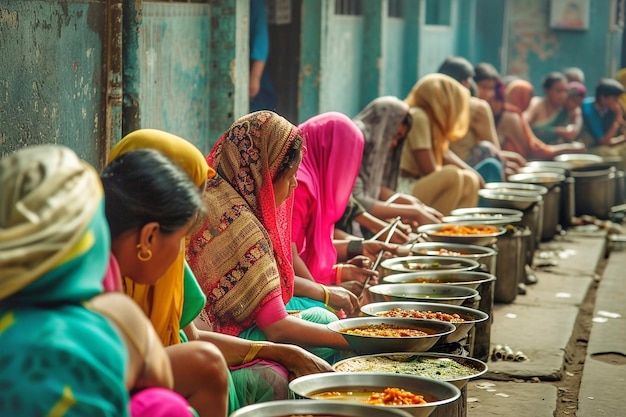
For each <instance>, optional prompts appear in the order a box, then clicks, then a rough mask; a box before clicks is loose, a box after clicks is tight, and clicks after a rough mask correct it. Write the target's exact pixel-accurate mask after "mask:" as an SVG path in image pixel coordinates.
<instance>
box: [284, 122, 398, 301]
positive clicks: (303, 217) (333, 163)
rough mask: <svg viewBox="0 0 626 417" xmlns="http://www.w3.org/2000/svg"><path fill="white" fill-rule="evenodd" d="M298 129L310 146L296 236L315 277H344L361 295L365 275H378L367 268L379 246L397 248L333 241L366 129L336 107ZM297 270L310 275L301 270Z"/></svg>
mask: <svg viewBox="0 0 626 417" xmlns="http://www.w3.org/2000/svg"><path fill="white" fill-rule="evenodd" d="M300 130H301V131H302V135H303V137H304V139H305V141H306V142H305V143H306V150H307V151H306V153H305V155H304V157H303V158H302V163H301V165H300V169H299V171H298V176H297V179H298V187H297V188H296V190H295V192H294V208H293V225H292V227H293V229H292V230H293V231H292V236H293V242H294V243H295V245H296V249H297V252H298V255H299V256H300V258H301V259H302V261H304V264H305V265H306V267H307V268H308V270H309V271H310V275H312V277H313V278H314V279H315V280H316V281H317V282H319V283H321V284H324V285H329V284H336V285H341V284H342V283H344V284H346V285H348V286H350V287H351V289H352V290H353V291H354V292H355V293H357V295H358V293H359V292H360V291H361V290H362V288H363V283H364V282H366V280H369V279H372V280H371V281H370V282H371V283H375V282H376V280H377V277H378V274H377V273H376V272H375V271H371V270H370V269H369V265H370V261H371V259H372V258H374V257H375V256H376V255H377V254H378V251H379V250H381V249H387V250H394V249H395V246H394V245H385V244H383V243H381V242H376V241H365V242H364V241H361V240H358V241H357V240H352V241H350V240H337V241H334V242H333V234H334V229H335V223H336V222H337V221H338V220H339V219H340V218H341V216H342V214H343V213H344V211H345V209H346V206H347V205H348V200H349V199H350V194H351V193H352V189H353V187H354V183H355V181H356V178H357V176H358V175H359V170H360V167H361V159H362V157H363V147H364V139H363V133H361V131H360V130H359V128H358V127H357V126H356V125H355V124H354V122H352V120H350V119H349V118H348V117H347V116H346V115H344V114H341V113H336V112H329V113H324V114H321V115H319V116H315V117H312V118H311V119H309V120H307V121H306V122H304V123H302V124H301V125H300ZM359 255H365V256H359ZM349 258H352V259H351V260H349V261H348V259H349ZM346 261H347V262H346ZM296 273H297V274H298V275H300V276H309V275H308V274H306V273H302V272H301V271H299V270H296ZM348 283H350V284H348Z"/></svg>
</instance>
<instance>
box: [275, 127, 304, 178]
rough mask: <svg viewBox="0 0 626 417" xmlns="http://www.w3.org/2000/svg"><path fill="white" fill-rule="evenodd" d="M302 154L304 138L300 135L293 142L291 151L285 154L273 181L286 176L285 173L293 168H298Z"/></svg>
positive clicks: (290, 147)
mask: <svg viewBox="0 0 626 417" xmlns="http://www.w3.org/2000/svg"><path fill="white" fill-rule="evenodd" d="M301 154H302V137H301V136H300V135H298V136H296V137H295V138H294V140H293V142H291V145H290V146H289V149H287V152H286V154H285V159H283V162H282V163H281V164H280V166H279V167H278V170H277V171H276V174H275V175H274V179H273V180H277V179H278V178H280V177H281V176H283V175H284V174H285V172H287V171H289V170H290V169H291V168H293V167H295V166H296V163H297V162H298V160H299V159H300V155H301Z"/></svg>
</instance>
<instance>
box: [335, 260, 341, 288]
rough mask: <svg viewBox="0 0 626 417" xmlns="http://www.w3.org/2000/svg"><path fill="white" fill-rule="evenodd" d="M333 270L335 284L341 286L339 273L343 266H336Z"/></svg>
mask: <svg viewBox="0 0 626 417" xmlns="http://www.w3.org/2000/svg"><path fill="white" fill-rule="evenodd" d="M334 268H335V283H336V284H337V285H341V271H342V269H343V264H337V265H335V266H334Z"/></svg>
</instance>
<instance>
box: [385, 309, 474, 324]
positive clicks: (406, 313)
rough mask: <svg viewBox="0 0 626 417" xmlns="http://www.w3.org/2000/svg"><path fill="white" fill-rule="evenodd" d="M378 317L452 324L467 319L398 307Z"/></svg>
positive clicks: (454, 314)
mask: <svg viewBox="0 0 626 417" xmlns="http://www.w3.org/2000/svg"><path fill="white" fill-rule="evenodd" d="M376 316H378V317H396V318H407V317H408V318H412V319H428V320H440V321H447V322H450V323H461V322H464V321H465V319H464V318H463V317H461V316H459V315H458V314H457V313H452V314H449V313H442V312H441V311H430V310H428V311H420V310H404V309H402V308H399V307H396V308H392V309H391V310H387V311H381V312H378V313H376Z"/></svg>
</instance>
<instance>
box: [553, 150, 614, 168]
mask: <svg viewBox="0 0 626 417" xmlns="http://www.w3.org/2000/svg"><path fill="white" fill-rule="evenodd" d="M554 160H555V161H557V162H567V163H568V164H571V165H572V167H581V166H585V165H592V164H601V163H602V162H604V158H602V157H601V156H599V155H594V154H590V153H567V154H563V155H557V156H555V157H554Z"/></svg>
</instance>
